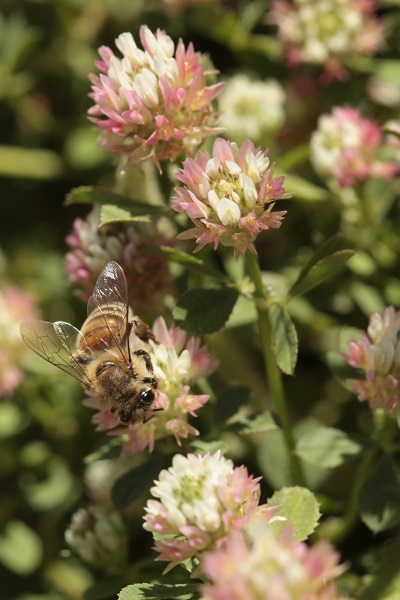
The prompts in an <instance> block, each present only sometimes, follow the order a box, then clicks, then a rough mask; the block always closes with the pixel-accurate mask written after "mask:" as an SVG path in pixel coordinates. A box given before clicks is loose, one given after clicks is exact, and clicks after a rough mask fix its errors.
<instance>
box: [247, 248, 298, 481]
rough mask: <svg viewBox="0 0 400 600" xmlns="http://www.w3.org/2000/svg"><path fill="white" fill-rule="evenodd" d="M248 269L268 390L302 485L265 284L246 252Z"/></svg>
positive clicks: (250, 255) (295, 475) (292, 470)
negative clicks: (274, 347)
mask: <svg viewBox="0 0 400 600" xmlns="http://www.w3.org/2000/svg"><path fill="white" fill-rule="evenodd" d="M246 264H247V272H248V274H249V276H250V278H251V280H252V281H253V283H254V287H255V291H256V298H257V299H258V300H259V302H258V303H257V314H258V327H259V330H260V337H261V345H262V351H263V356H264V367H265V373H266V376H267V381H268V385H269V389H270V392H271V396H272V400H273V404H274V408H275V411H276V413H277V415H278V417H279V419H280V422H281V425H282V430H283V436H284V439H285V443H286V448H287V450H288V455H289V461H290V468H291V472H292V477H293V480H294V482H295V483H296V484H298V485H302V486H305V478H304V474H303V470H302V467H301V463H300V460H299V458H298V456H297V455H296V453H295V446H296V443H295V439H294V436H293V431H292V425H291V422H290V418H289V412H288V409H287V404H286V398H285V392H284V388H283V382H282V375H281V372H280V370H279V368H278V365H277V364H276V360H275V356H274V353H273V350H272V330H271V324H270V322H269V317H268V305H267V301H268V293H267V291H266V289H265V287H264V284H263V282H262V277H261V271H260V266H259V263H258V259H257V257H256V256H254V254H251V253H250V252H247V253H246Z"/></svg>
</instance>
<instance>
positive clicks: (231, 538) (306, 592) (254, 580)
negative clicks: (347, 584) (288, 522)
mask: <svg viewBox="0 0 400 600" xmlns="http://www.w3.org/2000/svg"><path fill="white" fill-rule="evenodd" d="M200 569H201V571H202V573H203V574H204V575H206V576H207V577H208V578H209V580H210V583H208V584H205V585H203V586H202V592H203V596H202V599H203V600H206V599H207V600H227V599H228V598H229V599H230V600H259V599H260V598H268V600H282V599H285V600H286V599H288V600H289V598H290V600H340V599H341V598H342V597H341V596H340V593H339V591H338V588H337V584H336V582H335V578H336V577H337V576H338V575H340V574H341V573H342V571H343V567H342V566H340V565H339V555H338V553H337V552H335V550H334V549H333V548H332V547H331V546H330V545H329V544H328V543H327V542H325V541H323V540H321V541H319V542H318V543H317V544H315V546H313V547H309V546H307V544H305V543H304V542H300V543H296V542H295V541H293V539H292V538H291V536H290V535H283V536H282V538H281V539H278V538H277V537H276V536H275V535H274V533H273V532H272V531H271V528H269V527H268V525H267V524H266V523H262V522H259V521H258V520H256V519H255V520H254V521H253V522H251V523H250V524H249V525H248V526H247V527H246V528H245V530H242V531H238V530H232V531H230V532H229V534H228V536H227V537H226V538H225V539H223V540H222V541H221V543H220V544H219V545H218V547H217V548H215V549H214V550H212V551H209V552H206V553H205V554H204V555H203V557H202V559H201V565H200ZM342 600H344V599H342Z"/></svg>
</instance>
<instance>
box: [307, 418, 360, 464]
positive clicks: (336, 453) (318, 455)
mask: <svg viewBox="0 0 400 600" xmlns="http://www.w3.org/2000/svg"><path fill="white" fill-rule="evenodd" d="M364 448H365V444H364V443H362V442H357V441H355V440H353V439H352V438H351V437H350V436H348V435H347V434H346V433H344V431H340V430H339V429H335V428H333V427H316V428H315V429H313V430H312V431H310V432H307V433H306V434H305V435H304V436H302V437H300V439H299V440H298V442H297V445H296V454H297V456H299V457H300V458H301V459H302V460H304V461H306V462H309V463H311V464H314V465H318V466H319V467H323V468H326V469H334V468H335V467H338V466H340V465H342V464H344V463H345V462H347V461H348V460H352V459H354V458H356V457H357V456H359V455H360V454H361V453H362V451H363V450H364Z"/></svg>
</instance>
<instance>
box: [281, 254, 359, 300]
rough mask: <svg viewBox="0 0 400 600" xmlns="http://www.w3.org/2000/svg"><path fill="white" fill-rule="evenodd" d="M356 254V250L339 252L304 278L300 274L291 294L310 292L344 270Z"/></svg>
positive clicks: (320, 262)
mask: <svg viewBox="0 0 400 600" xmlns="http://www.w3.org/2000/svg"><path fill="white" fill-rule="evenodd" d="M354 254H355V251H354V250H339V251H338V252H334V253H333V254H331V255H330V256H327V257H326V258H323V259H322V260H320V261H318V262H317V263H316V264H315V265H313V266H312V267H311V268H310V269H309V270H307V272H306V273H305V274H304V275H303V276H302V274H300V277H299V278H298V279H297V281H296V282H295V283H294V285H293V286H292V287H291V288H290V290H289V294H290V295H291V296H298V295H301V294H305V293H306V292H309V291H310V290H312V289H313V288H315V287H317V286H318V285H320V284H321V283H322V282H323V281H325V280H326V279H328V278H329V277H332V275H334V274H335V273H337V272H338V271H340V270H341V269H343V268H344V267H345V266H346V263H347V262H348V261H349V260H350V258H351V257H352V256H354Z"/></svg>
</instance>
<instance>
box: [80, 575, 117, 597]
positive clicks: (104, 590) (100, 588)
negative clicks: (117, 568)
mask: <svg viewBox="0 0 400 600" xmlns="http://www.w3.org/2000/svg"><path fill="white" fill-rule="evenodd" d="M125 583H126V580H125V579H123V578H122V577H119V576H116V577H109V578H107V579H100V581H96V583H94V584H93V585H91V586H90V588H88V589H86V590H85V592H84V594H83V598H84V600H109V599H110V598H111V597H112V598H115V596H116V595H117V594H118V592H119V591H120V590H121V588H122V586H123V585H124V584H125Z"/></svg>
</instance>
